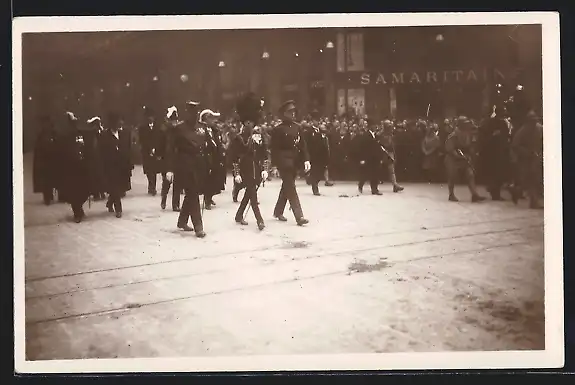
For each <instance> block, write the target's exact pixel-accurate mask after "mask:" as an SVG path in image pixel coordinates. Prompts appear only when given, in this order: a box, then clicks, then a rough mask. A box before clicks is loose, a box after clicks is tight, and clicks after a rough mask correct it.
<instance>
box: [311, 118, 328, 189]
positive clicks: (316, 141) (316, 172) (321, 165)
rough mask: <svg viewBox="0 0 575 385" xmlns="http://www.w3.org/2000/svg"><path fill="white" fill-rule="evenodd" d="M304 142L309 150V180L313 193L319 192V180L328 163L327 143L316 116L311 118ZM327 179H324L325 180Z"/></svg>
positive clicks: (322, 176)
mask: <svg viewBox="0 0 575 385" xmlns="http://www.w3.org/2000/svg"><path fill="white" fill-rule="evenodd" d="M306 144H307V148H308V151H309V160H310V164H311V170H310V175H309V181H310V184H311V189H312V191H313V195H317V196H319V195H321V194H320V193H319V181H320V180H322V178H324V176H325V171H326V170H327V166H328V164H329V143H328V138H327V136H326V134H325V132H321V131H320V128H319V127H318V121H317V117H314V118H313V120H312V124H311V127H310V129H309V131H308V134H307V137H306ZM327 181H328V180H327V179H326V182H327Z"/></svg>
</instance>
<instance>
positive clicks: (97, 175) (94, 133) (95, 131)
mask: <svg viewBox="0 0 575 385" xmlns="http://www.w3.org/2000/svg"><path fill="white" fill-rule="evenodd" d="M86 123H87V130H86V134H85V139H86V142H87V144H88V148H90V149H91V151H93V152H94V154H93V157H94V159H95V160H96V164H97V165H98V167H97V169H96V170H95V172H94V174H93V175H92V179H93V181H94V182H93V184H92V186H93V188H94V192H93V197H94V200H95V201H101V200H104V199H105V198H106V197H105V195H106V193H105V191H104V185H103V183H104V179H103V170H102V167H101V166H102V162H101V159H100V151H99V142H100V136H101V135H102V133H103V132H104V128H103V127H102V120H101V119H100V117H99V116H94V117H92V118H90V119H88V120H87V121H86Z"/></svg>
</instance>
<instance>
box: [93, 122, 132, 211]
mask: <svg viewBox="0 0 575 385" xmlns="http://www.w3.org/2000/svg"><path fill="white" fill-rule="evenodd" d="M122 126H123V121H122V117H121V116H120V115H119V114H118V113H115V112H112V113H110V114H109V115H108V119H107V127H106V130H104V132H102V134H101V135H100V138H99V142H98V146H99V149H100V154H101V158H102V168H103V174H104V175H103V178H104V189H105V190H106V192H107V193H108V202H107V203H106V207H107V208H108V212H110V213H115V214H116V217H117V218H120V217H121V216H122V211H123V208H122V199H121V198H122V197H124V196H125V195H126V191H130V190H131V189H132V182H131V178H132V170H133V169H134V165H133V163H132V160H131V158H132V156H131V155H132V151H131V145H132V136H131V133H130V131H129V130H125V129H124V128H123V127H122Z"/></svg>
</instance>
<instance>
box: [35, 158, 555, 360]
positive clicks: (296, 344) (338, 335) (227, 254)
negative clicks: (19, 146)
mask: <svg viewBox="0 0 575 385" xmlns="http://www.w3.org/2000/svg"><path fill="white" fill-rule="evenodd" d="M29 165H30V159H29V158H26V172H25V190H26V191H25V246H26V253H25V258H26V260H25V265H26V322H27V324H26V354H27V358H28V359H29V360H43V359H74V358H115V357H120V358H132V357H168V356H172V357H173V356H219V355H245V354H323V353H375V352H432V351H463V350H521V349H544V348H545V347H544V315H543V314H544V313H543V310H544V307H543V299H544V274H543V212H542V211H533V210H529V209H527V208H526V207H525V205H526V203H525V202H523V203H522V205H520V206H519V207H515V206H513V205H512V204H511V203H508V202H486V203H481V204H472V203H469V198H470V197H469V193H468V192H467V191H466V189H465V188H464V187H463V186H462V187H460V188H459V192H458V195H459V197H460V199H461V200H462V201H461V202H460V203H450V202H448V201H447V192H446V191H445V187H444V186H440V185H425V184H413V185H410V184H407V185H406V186H405V187H406V190H405V191H404V192H402V193H399V194H393V193H392V192H391V187H390V186H389V185H383V186H382V191H383V192H384V195H383V196H371V195H368V194H364V195H363V196H361V197H360V196H357V192H356V189H355V187H354V185H353V184H351V183H338V184H336V186H333V187H329V188H328V187H323V188H322V192H323V193H324V194H325V195H324V196H321V197H314V196H313V195H312V194H311V191H310V188H309V187H308V186H305V183H301V185H300V186H299V191H300V197H301V200H302V204H303V207H304V212H305V214H306V216H307V217H308V218H309V219H310V224H309V225H308V226H307V227H305V228H301V227H298V226H296V225H295V221H294V220H293V217H291V216H289V222H287V223H280V222H277V221H274V220H272V219H271V214H272V210H273V204H274V203H275V198H276V196H277V193H278V191H279V182H278V181H273V182H270V183H267V184H266V185H265V187H264V188H261V189H260V200H261V205H262V208H263V211H264V217H265V218H266V219H267V218H269V219H267V225H268V227H267V228H266V230H265V231H264V232H263V233H260V232H258V230H257V228H256V226H255V220H254V218H253V214H252V213H251V212H250V213H249V214H248V218H247V219H248V220H249V221H250V226H248V227H239V226H237V225H236V224H235V223H234V221H233V213H234V211H235V209H236V204H234V203H233V202H232V200H231V197H230V194H229V191H226V192H225V193H224V194H222V195H220V196H217V197H216V198H215V200H216V202H217V207H216V209H215V210H212V211H209V212H205V228H206V231H207V233H208V236H207V237H206V238H204V239H197V238H195V236H194V235H193V234H190V233H183V232H179V231H177V230H175V222H176V216H177V214H176V213H173V212H171V211H162V210H160V208H159V198H158V197H156V198H152V197H148V196H146V195H145V192H146V188H145V177H144V176H143V175H142V171H141V169H137V170H136V172H135V176H134V179H133V190H132V191H131V192H129V193H128V197H127V198H126V199H125V203H124V217H123V218H121V219H117V218H115V217H114V216H113V215H112V214H108V213H107V212H106V210H105V207H104V204H103V203H101V202H97V203H95V204H92V206H91V208H89V209H87V210H86V211H87V215H88V218H87V220H86V221H85V222H83V223H82V224H79V225H78V224H75V223H73V222H72V221H71V211H70V209H69V208H68V206H65V205H62V204H56V205H52V206H49V207H46V206H44V205H42V204H41V197H40V196H39V195H33V194H31V185H30V182H31V173H30V172H29V170H30V167H29ZM228 185H229V184H228ZM342 195H347V196H342ZM288 214H289V213H288Z"/></svg>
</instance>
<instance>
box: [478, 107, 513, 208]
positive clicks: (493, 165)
mask: <svg viewBox="0 0 575 385" xmlns="http://www.w3.org/2000/svg"><path fill="white" fill-rule="evenodd" d="M503 108H504V107H503V106H502V105H500V106H493V110H492V113H491V115H490V116H489V118H488V119H486V120H485V122H484V123H483V124H482V127H481V129H480V135H481V147H480V148H481V149H480V154H481V158H483V159H482V160H483V162H482V163H483V166H484V175H485V182H486V187H487V191H488V192H489V194H490V195H491V199H492V200H494V201H500V200H503V198H502V197H501V188H502V187H503V184H504V183H505V182H506V181H507V177H508V171H509V166H510V164H509V127H508V126H507V123H506V121H505V117H504V115H503V114H504V112H503Z"/></svg>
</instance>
